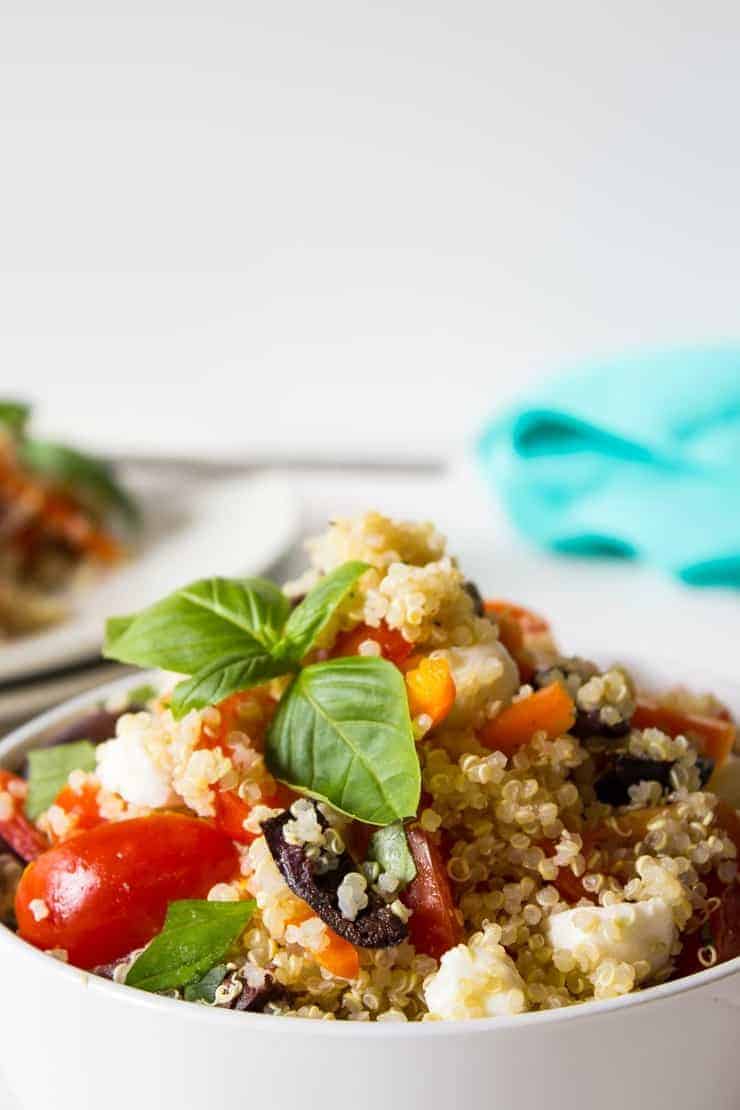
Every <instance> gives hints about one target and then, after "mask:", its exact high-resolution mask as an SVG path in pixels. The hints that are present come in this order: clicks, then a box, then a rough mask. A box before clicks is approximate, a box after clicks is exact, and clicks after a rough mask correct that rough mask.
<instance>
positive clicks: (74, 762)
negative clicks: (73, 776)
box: [26, 740, 96, 821]
mask: <svg viewBox="0 0 740 1110" xmlns="http://www.w3.org/2000/svg"><path fill="white" fill-rule="evenodd" d="M95 766H96V760H95V745H94V744H91V743H90V741H89V740H76V741H75V742H74V743H73V744H60V745H59V747H58V748H39V749H38V750H37V751H35V752H29V753H28V794H27V795H26V816H27V817H29V818H30V819H31V820H32V821H35V820H36V818H37V817H38V816H40V814H42V813H43V812H44V810H46V809H48V808H49V806H50V805H51V804H52V802H53V801H54V799H55V798H56V796H57V794H58V793H59V791H60V790H61V789H62V787H63V786H65V785H66V782H67V779H68V778H69V774H70V771H94V770H95Z"/></svg>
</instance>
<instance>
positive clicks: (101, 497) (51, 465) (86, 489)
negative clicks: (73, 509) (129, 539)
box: [20, 439, 139, 523]
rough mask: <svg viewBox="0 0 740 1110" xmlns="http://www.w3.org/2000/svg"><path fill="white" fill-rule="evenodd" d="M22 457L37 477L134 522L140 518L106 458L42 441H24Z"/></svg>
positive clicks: (21, 451)
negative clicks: (65, 488) (85, 497)
mask: <svg viewBox="0 0 740 1110" xmlns="http://www.w3.org/2000/svg"><path fill="white" fill-rule="evenodd" d="M20 455H21V458H22V459H23V461H24V462H25V463H26V465H27V466H29V467H30V468H31V470H35V471H36V473H37V474H43V475H44V476H45V477H47V478H53V479H54V480H55V481H58V482H63V483H64V484H65V485H68V486H70V487H72V488H74V489H76V490H78V491H81V492H83V493H87V494H88V495H89V496H90V497H91V498H92V500H93V502H94V503H95V505H96V507H99V508H100V509H114V510H115V511H116V512H119V513H121V515H122V516H123V517H125V518H126V519H127V520H128V521H129V522H131V523H133V522H134V521H136V520H137V519H138V515H139V514H138V509H137V507H136V505H135V503H134V501H133V499H132V498H131V497H130V496H129V494H128V493H127V492H126V490H125V489H124V488H123V486H122V485H121V484H120V483H119V482H118V481H117V480H116V477H115V474H114V472H113V467H112V466H111V464H110V463H109V462H107V461H106V460H105V459H99V458H96V457H95V456H93V455H83V454H82V452H81V451H75V450H74V449H73V448H72V447H65V446H64V444H61V443H49V442H47V441H46V440H42V439H27V440H24V442H23V443H22V445H21V448H20Z"/></svg>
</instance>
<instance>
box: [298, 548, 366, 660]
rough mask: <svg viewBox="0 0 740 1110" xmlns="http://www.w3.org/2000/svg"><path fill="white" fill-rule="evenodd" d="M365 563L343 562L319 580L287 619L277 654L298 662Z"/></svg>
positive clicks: (342, 599) (353, 582) (318, 634)
mask: <svg viewBox="0 0 740 1110" xmlns="http://www.w3.org/2000/svg"><path fill="white" fill-rule="evenodd" d="M368 569H369V568H368V564H367V563H360V562H349V563H343V564H342V565H341V566H340V567H337V569H336V570H333V571H332V572H331V573H330V574H327V575H325V576H324V577H323V578H322V579H320V580H319V581H318V582H317V583H316V585H315V586H314V587H313V589H312V590H309V592H308V593H307V594H306V596H305V597H304V599H303V601H302V602H301V603H300V604H299V605H297V606H296V608H295V609H294V610H293V612H292V613H291V614H290V616H289V617H288V623H287V624H286V626H285V636H284V639H283V642H282V644H281V645H280V647H279V649H278V650H279V651H280V652H281V653H282V654H283V655H284V656H285V658H287V659H291V660H293V661H294V662H296V663H299V662H300V661H301V659H302V658H303V657H304V655H306V654H307V652H309V651H310V650H311V648H312V647H313V646H314V644H315V643H316V641H317V640H318V638H319V636H320V635H321V633H322V632H323V631H324V629H325V628H326V626H327V625H328V623H329V621H330V620H331V618H332V617H333V616H334V614H335V612H336V611H337V609H338V608H339V606H340V605H341V604H342V602H343V601H344V599H345V598H346V596H347V594H348V593H349V592H350V590H351V589H352V587H353V586H354V584H355V582H356V581H357V579H358V578H359V577H360V575H362V574H364V573H365V571H366V570H368Z"/></svg>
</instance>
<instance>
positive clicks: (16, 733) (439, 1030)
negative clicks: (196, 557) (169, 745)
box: [0, 660, 740, 1038]
mask: <svg viewBox="0 0 740 1110" xmlns="http://www.w3.org/2000/svg"><path fill="white" fill-rule="evenodd" d="M635 665H636V666H639V665H640V664H639V661H638V660H636V661H635ZM162 682H163V675H162V672H160V671H156V670H151V671H138V672H136V673H134V674H132V675H126V676H125V677H123V678H119V679H117V680H115V681H113V682H108V683H105V684H103V685H100V686H95V687H93V688H92V689H91V690H87V691H85V692H84V693H83V694H78V695H77V696H76V697H74V698H70V699H69V700H67V701H64V702H62V703H61V704H60V705H58V706H55V707H54V708H52V709H48V710H46V711H45V712H44V713H41V714H40V715H38V716H36V717H33V718H32V719H31V720H30V721H27V722H26V723H25V724H23V725H21V726H20V727H18V728H16V729H13V730H12V731H11V732H10V733H8V735H7V736H5V737H4V738H3V740H2V741H0V767H4V766H5V765H6V761H9V762H10V766H11V769H12V767H13V766H14V764H15V765H17V760H16V761H14V759H13V757H14V756H17V755H21V754H22V753H23V752H25V751H26V750H27V748H28V747H29V746H30V745H31V743H32V742H33V740H34V739H35V738H36V736H40V735H41V734H43V733H44V732H45V731H46V730H48V729H50V728H53V727H54V726H56V725H59V724H61V723H63V722H66V721H67V720H68V719H70V718H73V717H74V716H75V715H76V714H77V713H78V712H80V711H84V710H87V709H90V708H91V707H92V706H94V705H97V704H99V703H100V702H101V700H102V701H107V700H108V699H109V698H115V697H116V695H122V694H124V693H126V692H127V691H128V690H129V689H135V688H136V687H137V686H141V685H142V684H145V683H151V684H152V685H154V686H155V687H156V686H158V685H161V684H162ZM723 684H725V685H726V680H725V681H724V683H723ZM733 685H736V689H737V692H738V700H739V702H740V683H738V684H733ZM3 953H7V954H8V957H9V958H10V959H30V960H33V961H44V963H45V965H46V967H47V969H48V970H49V972H50V973H51V974H52V975H61V976H66V977H67V980H68V982H76V983H77V984H78V985H81V986H83V987H84V988H85V989H92V990H93V992H97V993H102V994H103V996H104V997H105V996H109V997H110V998H111V999H117V1000H118V1001H119V1002H120V1003H122V1004H128V1005H130V1006H133V1007H135V1008H144V1009H148V1010H154V1011H155V1012H157V1011H161V1013H162V1015H163V1017H166V1016H167V1015H168V1014H170V1013H171V1012H172V1010H173V1008H176V1009H175V1010H174V1012H176V1013H178V1014H179V1015H180V1016H181V1018H182V1019H183V1020H186V1021H198V1022H204V1021H205V1022H214V1021H220V1022H235V1023H238V1024H241V1025H242V1026H243V1025H244V1023H245V1021H246V1022H247V1023H254V1022H257V1023H260V1024H264V1023H265V1022H272V1021H275V1020H276V1018H275V1017H274V1016H273V1015H270V1014H249V1013H247V1014H245V1013H237V1012H236V1011H232V1010H226V1009H217V1008H215V1007H212V1006H206V1005H197V1004H192V1003H191V1004H189V1005H183V1003H182V1000H181V999H174V998H167V997H163V996H161V995H156V994H150V993H148V992H147V991H141V990H137V989H136V988H133V987H127V986H125V984H121V983H113V982H111V981H109V980H107V979H103V978H102V977H101V976H98V975H94V974H93V973H92V972H90V971H84V970H82V969H81V968H76V967H73V966H72V965H70V964H65V963H63V962H62V961H60V960H58V959H55V958H54V957H50V956H48V955H47V954H46V953H45V952H44V951H42V950H41V949H38V948H34V946H33V945H31V944H29V943H28V942H27V941H25V940H23V939H22V938H21V937H19V936H17V934H15V933H14V932H13V931H12V930H11V929H8V928H7V927H6V926H4V925H2V926H0V958H2V957H3ZM38 966H39V968H40V966H41V965H40V963H39V965H38ZM739 973H740V956H736V957H735V958H734V959H732V960H727V961H725V962H724V963H722V964H718V965H717V966H716V967H710V968H707V969H706V970H704V971H699V972H695V973H694V974H693V975H687V976H684V977H683V978H681V979H674V980H671V981H670V982H667V983H659V984H657V985H656V986H652V987H645V988H644V989H643V990H638V991H634V992H632V993H630V994H627V995H622V996H621V997H619V998H609V999H604V1000H600V1001H595V1000H593V999H592V1000H589V1001H585V1002H583V1003H576V1004H574V1005H572V1006H564V1007H562V1008H560V1009H554V1010H538V1011H534V1012H531V1013H524V1014H516V1015H507V1016H501V1017H492V1018H476V1019H475V1020H472V1019H471V1020H467V1021H426V1022H353V1021H331V1020H330V1021H320V1020H318V1021H311V1020H304V1021H282V1022H281V1024H280V1026H279V1029H280V1034H281V1036H284V1035H288V1036H295V1035H301V1036H304V1035H309V1036H327V1035H328V1036H332V1037H345V1036H361V1037H368V1036H372V1037H389V1036H392V1037H394V1038H396V1037H398V1036H402V1037H406V1038H407V1037H411V1038H416V1037H429V1036H432V1037H433V1036H460V1035H463V1034H464V1035H467V1036H469V1035H471V1034H476V1035H479V1034H485V1033H490V1032H494V1031H495V1030H497V1029H498V1030H503V1029H509V1030H510V1029H521V1030H525V1029H527V1028H538V1027H539V1026H541V1025H549V1024H550V1023H552V1022H566V1021H567V1022H571V1021H583V1020H588V1018H589V1017H590V1016H593V1017H596V1016H597V1015H599V1014H610V1013H618V1012H621V1011H622V1010H626V1009H629V1008H631V1007H633V1006H643V1005H649V1004H651V1003H657V1002H660V1001H663V1000H665V999H668V998H672V997H674V996H675V995H682V994H686V993H689V992H691V991H694V990H699V989H700V988H702V987H705V986H710V985H711V984H715V983H718V982H720V981H721V980H724V979H728V978H731V977H732V976H736V975H738V974H739ZM278 1020H279V1019H278Z"/></svg>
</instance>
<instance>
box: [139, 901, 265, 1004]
mask: <svg viewBox="0 0 740 1110" xmlns="http://www.w3.org/2000/svg"><path fill="white" fill-rule="evenodd" d="M254 906H255V903H254V902H207V901H200V900H196V899H186V900H184V901H181V902H172V903H170V906H169V908H168V910H167V917H166V919H165V923H164V928H163V929H162V932H161V933H159V934H158V935H157V936H156V937H155V938H154V940H153V941H152V942H151V944H149V946H148V947H147V948H145V949H144V951H143V952H142V953H141V955H140V956H139V958H138V959H137V960H136V961H135V962H134V963H133V964H132V966H131V967H130V969H129V972H128V975H127V976H126V983H127V984H128V986H130V987H139V989H140V990H145V991H165V990H174V989H175V988H178V987H184V986H186V985H187V984H188V983H193V982H195V981H196V980H197V979H200V978H201V977H202V976H203V975H205V973H206V972H207V971H208V970H209V969H210V968H212V967H213V966H214V964H217V963H220V962H221V960H223V957H224V956H225V955H226V953H227V952H228V950H229V949H230V948H231V946H232V944H234V942H235V941H236V940H237V938H238V937H239V936H240V935H241V933H242V932H243V930H244V927H245V926H246V924H247V922H248V921H249V918H250V917H251V916H252V912H253V911H254Z"/></svg>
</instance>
